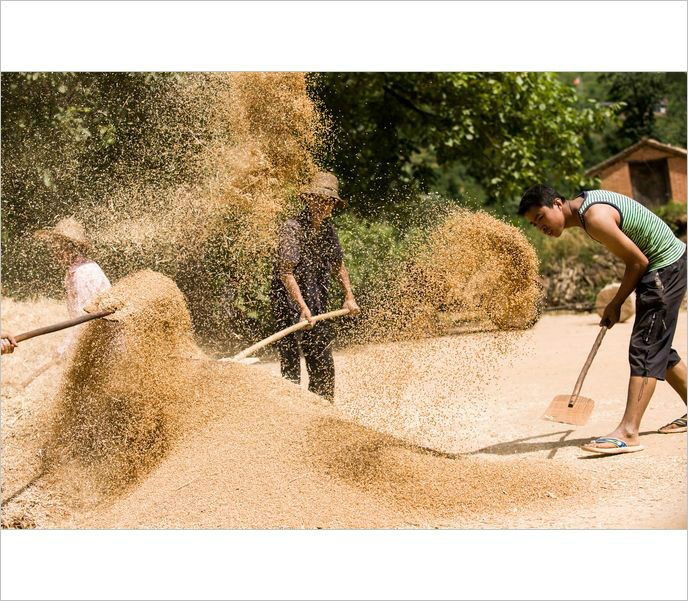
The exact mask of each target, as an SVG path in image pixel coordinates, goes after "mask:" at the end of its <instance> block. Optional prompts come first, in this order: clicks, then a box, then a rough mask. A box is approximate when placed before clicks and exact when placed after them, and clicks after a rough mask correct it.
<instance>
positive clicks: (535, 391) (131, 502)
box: [2, 299, 686, 528]
mask: <svg viewBox="0 0 688 601" xmlns="http://www.w3.org/2000/svg"><path fill="white" fill-rule="evenodd" d="M63 317H64V315H63V309H62V308H61V305H60V304H59V303H57V302H55V301H48V300H41V301H35V302H33V303H17V302H14V301H10V300H8V299H3V324H4V327H6V328H8V329H10V330H13V331H17V332H18V331H24V330H26V329H31V328H32V327H35V326H37V325H39V324H44V323H51V322H53V321H59V320H60V319H62V318H63ZM596 329H597V318H596V317H595V316H593V315H556V316H555V315H549V316H546V317H544V318H543V319H541V320H540V321H539V322H538V323H537V325H536V326H535V327H534V328H533V329H532V330H529V331H526V332H524V333H523V334H520V335H519V336H518V337H517V338H516V339H515V340H514V341H512V342H511V343H510V344H511V345H512V346H511V350H510V352H509V353H507V354H506V355H504V356H503V357H502V358H501V359H500V358H497V355H490V354H487V355H485V356H484V357H481V356H480V355H479V354H478V357H477V358H476V361H479V360H481V359H483V360H486V361H488V364H485V365H478V366H477V367H475V370H476V371H474V372H470V370H466V368H465V365H466V362H465V358H466V356H467V353H468V352H469V351H470V349H475V348H480V347H485V346H489V345H491V344H494V337H495V336H500V334H497V333H495V334H486V333H481V334H463V335H454V336H446V337H442V338H434V339H429V340H423V341H412V342H397V343H387V344H382V345H366V346H362V347H355V348H351V349H347V350H344V351H340V352H337V353H335V361H336V364H337V402H336V405H335V407H334V408H330V407H328V406H326V405H324V404H322V403H320V402H319V401H318V399H317V398H315V397H313V396H312V395H310V394H309V393H307V392H304V391H301V390H299V389H298V388H297V387H295V386H294V385H291V384H289V383H286V382H283V381H281V380H279V379H278V378H277V374H278V373H279V367H278V365H277V364H276V363H274V362H266V361H263V362H261V363H260V364H258V365H256V366H251V367H244V366H233V365H229V366H227V367H226V368H225V367H220V364H218V365H217V369H216V368H215V367H208V368H207V369H208V374H209V377H213V376H216V377H217V378H218V379H219V380H218V381H223V382H224V381H225V380H224V379H225V378H226V381H227V383H228V384H227V385H228V386H231V383H232V382H235V381H238V379H242V382H243V384H242V385H241V386H240V387H239V389H238V390H240V393H241V398H242V403H241V405H240V406H239V405H237V406H234V407H229V408H228V410H227V411H224V410H223V411H222V412H217V413H216V414H213V415H211V416H210V418H209V420H208V421H207V422H206V423H205V424H204V425H203V427H200V428H195V429H191V430H189V431H188V432H186V433H185V435H184V436H183V437H181V439H179V440H178V441H177V442H176V443H175V444H174V445H173V446H172V447H171V448H170V449H169V451H168V452H167V454H166V455H165V456H164V457H163V458H162V459H161V460H160V461H159V463H157V464H156V465H155V466H154V467H153V469H152V470H151V471H150V472H149V473H146V474H145V476H144V477H142V478H141V479H140V480H139V481H137V482H135V483H134V484H132V485H130V486H129V487H127V488H125V489H123V490H121V491H120V492H118V493H117V494H115V495H112V496H110V497H108V498H107V499H105V500H103V501H102V502H99V503H98V504H96V505H93V506H88V505H84V504H81V505H79V504H78V503H70V497H69V495H77V496H79V495H78V494H77V493H78V492H79V491H77V492H75V491H74V487H73V486H71V487H70V489H69V495H68V494H67V492H66V489H63V487H62V481H61V480H60V479H59V478H58V477H56V476H53V477H52V478H51V477H47V478H44V479H42V480H38V481H37V482H36V483H34V484H32V485H29V486H28V487H27V488H26V490H25V491H24V492H22V493H20V494H19V495H17V497H16V498H15V499H13V500H12V501H11V502H10V503H9V504H8V506H7V507H5V508H4V510H3V521H4V523H5V525H6V526H7V525H9V526H13V525H14V526H28V527H31V526H34V527H106V528H136V527H181V528H184V527H194V528H218V527H219V528H300V527H305V528H316V527H319V528H333V527H335V528H379V527H386V528H414V527H420V528H433V527H439V528H685V527H686V435H685V434H683V435H661V434H656V433H654V431H655V430H656V428H657V427H659V426H661V425H663V424H665V423H667V422H668V421H671V420H672V419H674V418H675V417H678V416H679V415H682V414H683V413H684V411H685V409H684V406H683V403H682V402H681V401H680V400H679V399H678V397H677V396H676V395H675V393H674V392H673V391H672V390H671V389H670V388H669V386H668V385H667V384H665V383H660V384H659V385H658V387H657V391H656V393H655V398H654V399H653V401H652V403H651V405H650V407H649V409H648V412H647V414H646V417H645V419H644V422H643V427H642V432H643V434H642V436H641V441H642V444H644V445H645V447H646V450H645V451H643V452H640V453H635V454H631V455H625V456H623V455H622V456H615V457H596V456H591V455H589V454H586V453H584V452H582V451H580V449H579V448H578V447H579V445H580V444H582V443H583V442H586V441H587V440H589V439H590V438H591V437H594V436H598V435H604V434H607V433H608V432H610V431H611V430H612V429H613V428H614V426H615V425H616V422H617V420H618V419H619V417H620V415H621V413H622V411H623V405H624V399H625V388H626V383H627V370H628V368H627V362H626V348H627V344H628V338H629V335H630V329H631V324H630V323H624V324H619V325H617V326H616V327H615V328H613V330H612V331H610V332H609V334H608V335H607V337H606V338H605V341H604V343H603V346H602V348H601V349H600V352H599V354H598V356H597V358H596V360H595V362H594V363H593V366H592V368H591V370H590V372H589V374H588V378H587V380H586V382H585V385H584V387H583V393H584V394H585V395H587V396H590V397H592V398H594V399H595V401H596V408H595V411H594V413H593V417H592V419H591V421H590V423H589V424H588V425H586V426H584V427H579V428H574V427H570V426H566V425H563V424H555V423H551V422H547V421H543V420H542V419H540V415H541V413H542V411H543V410H544V408H545V407H546V405H547V404H548V403H549V401H550V400H551V398H552V397H553V396H554V395H556V394H560V393H567V392H569V391H570V390H571V388H572V386H573V384H574V382H575V379H576V377H577V375H578V371H579V369H580V367H581V365H582V363H583V361H584V359H585V356H586V354H587V352H588V350H589V347H590V345H591V344H592V341H593V340H594V338H595V335H596ZM61 336H62V334H54V335H50V336H46V337H43V338H40V339H35V340H33V341H27V342H25V343H23V344H22V345H20V348H19V349H18V350H17V351H16V352H15V354H14V355H11V356H5V357H3V359H2V368H3V369H2V372H3V373H2V383H3V389H2V396H3V398H2V402H3V404H2V418H3V419H2V429H3V487H2V488H3V490H2V495H3V499H4V498H7V495H8V494H11V493H13V492H15V491H17V490H19V489H20V488H21V487H22V486H23V485H25V484H27V483H29V482H30V481H31V479H32V477H33V475H35V472H36V471H37V469H39V466H40V460H39V458H38V452H39V449H40V448H41V441H40V440H36V437H37V435H36V432H35V431H32V430H31V428H28V429H27V428H22V424H40V423H41V420H42V419H47V417H45V416H47V415H49V413H50V405H51V403H52V402H53V398H54V396H55V393H56V391H57V388H58V386H59V382H60V376H61V369H62V368H61V367H60V366H56V367H54V368H51V369H49V370H48V371H46V372H45V373H44V374H42V375H40V376H39V377H38V378H37V379H36V380H35V381H34V382H32V383H31V384H30V385H29V386H28V387H27V388H25V389H23V390H19V389H18V388H17V386H16V385H17V382H19V381H21V380H23V379H24V378H25V377H26V374H28V373H30V372H31V370H32V369H34V368H35V367H36V366H37V365H39V364H40V363H41V357H42V356H47V354H48V351H49V350H50V349H52V348H54V347H55V346H56V345H57V344H58V342H59V340H60V338H61ZM685 341H686V313H685V312H682V313H681V315H680V319H679V327H678V331H677V333H676V338H675V345H674V346H675V347H676V348H677V349H678V350H679V353H681V354H682V355H683V356H685V351H686V348H685ZM390 357H392V358H393V361H391V360H389V358H390ZM457 357H460V358H462V359H461V361H457V360H456V358H457ZM193 361H194V359H188V363H187V364H186V365H187V368H188V369H193V365H194V363H193ZM457 363H459V364H460V368H458V369H457V368H456V367H455V364H457ZM248 370H251V371H248ZM461 372H463V373H464V378H465V381H460V382H459V383H458V385H457V378H460V377H461V375H460V374H461ZM478 372H484V373H485V374H487V377H484V376H481V375H480V374H479V373H478ZM370 377H374V379H375V382H370V381H368V380H367V378H370ZM247 378H248V380H250V381H251V382H253V383H254V384H255V385H251V386H248V385H246V382H248V380H247ZM450 380H451V381H450ZM376 382H377V383H379V382H387V383H386V384H385V386H384V387H383V389H381V388H380V387H379V386H375V384H376ZM265 391H268V392H269V394H267V395H266V394H264V392H265ZM447 391H449V392H447ZM236 392H237V389H233V390H232V394H236ZM81 493H83V491H81ZM13 520H14V521H13ZM22 520H24V521H23V522H22Z"/></svg>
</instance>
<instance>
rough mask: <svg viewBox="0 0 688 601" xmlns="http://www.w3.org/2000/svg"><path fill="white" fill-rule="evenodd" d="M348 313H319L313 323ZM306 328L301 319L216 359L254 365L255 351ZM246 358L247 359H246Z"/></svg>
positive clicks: (306, 323) (342, 310)
mask: <svg viewBox="0 0 688 601" xmlns="http://www.w3.org/2000/svg"><path fill="white" fill-rule="evenodd" d="M349 313H350V310H349V309H337V311H330V312H329V313H321V314H320V315H314V316H313V321H323V320H325V319H333V318H334V317H342V316H344V315H348V314H349ZM307 326H308V320H306V319H303V320H301V321H300V322H298V323H295V324H294V325H293V326H289V327H288V328H284V329H283V330H280V331H279V332H275V333H274V334H273V335H272V336H268V337H267V338H265V339H264V340H261V341H260V342H256V343H255V344H254V345H252V346H249V347H248V348H247V349H244V350H243V351H241V352H240V353H238V354H236V355H234V356H233V357H223V358H222V359H218V361H222V362H226V361H237V362H241V363H249V362H250V363H255V362H256V361H257V359H254V358H253V357H250V355H252V354H253V353H255V352H256V351H258V350H260V349H262V348H264V347H266V346H268V345H269V344H272V343H273V342H277V341H278V340H280V339H281V338H284V337H285V336H289V334H293V333H294V332H298V331H299V330H303V329H304V328H305V327H307ZM247 358H248V359H247Z"/></svg>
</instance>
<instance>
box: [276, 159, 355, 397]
mask: <svg viewBox="0 0 688 601" xmlns="http://www.w3.org/2000/svg"><path fill="white" fill-rule="evenodd" d="M301 199H302V200H303V201H304V203H305V205H306V206H305V208H304V210H303V211H302V212H301V213H300V214H299V215H297V216H296V217H295V218H293V219H289V220H288V221H286V222H285V223H284V224H283V226H282V227H281V229H280V232H279V241H278V247H277V256H276V258H275V265H274V270H273V276H272V282H271V286H270V301H271V303H272V313H273V317H274V319H275V322H276V323H275V325H276V329H277V330H282V329H284V328H287V327H289V326H291V325H293V324H295V323H298V322H299V321H301V320H303V319H307V320H308V321H309V323H310V326H309V328H308V329H305V330H302V331H301V332H297V333H294V334H290V335H289V336H285V337H284V338H282V340H280V342H279V344H278V350H279V356H280V366H281V371H282V376H283V377H284V378H287V379H288V380H291V381H293V382H296V383H297V384H298V383H300V381H301V356H300V351H303V355H304V358H305V360H306V369H307V371H308V389H309V390H310V391H311V392H314V393H315V394H318V395H320V396H322V397H324V398H326V399H327V400H329V401H333V400H334V358H333V357H332V342H333V336H332V332H331V328H330V326H329V324H328V323H327V322H325V321H321V322H318V323H317V324H316V323H315V322H314V321H313V316H314V315H318V314H320V313H325V312H326V311H327V303H328V296H329V288H330V283H331V280H332V276H336V277H337V278H338V280H339V282H340V284H341V286H342V288H343V290H344V304H343V305H342V308H343V309H349V310H350V311H351V313H350V315H352V316H353V315H357V314H358V313H360V309H359V307H358V304H357V303H356V299H355V298H354V294H353V292H352V290H351V282H350V281H349V272H348V271H347V269H346V266H345V265H344V253H343V252H342V247H341V245H340V243H339V238H338V237H337V232H336V231H335V229H334V226H333V224H332V222H331V221H330V216H331V215H332V211H333V210H334V208H335V207H336V206H340V207H343V206H346V203H345V201H344V200H342V199H341V198H340V196H339V183H338V181H337V178H336V177H335V176H334V175H333V174H332V173H324V172H321V173H318V174H316V175H315V177H314V178H313V180H312V182H311V184H310V185H309V186H308V187H307V188H305V189H304V190H302V192H301Z"/></svg>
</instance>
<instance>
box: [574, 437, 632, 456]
mask: <svg viewBox="0 0 688 601" xmlns="http://www.w3.org/2000/svg"><path fill="white" fill-rule="evenodd" d="M604 442H607V443H610V444H613V445H614V446H613V447H591V446H590V445H592V444H599V443H604ZM644 448H645V447H644V446H642V445H639V444H634V445H629V444H627V443H626V442H624V441H623V440H621V439H620V438H611V437H603V438H596V439H595V440H593V441H592V442H589V443H588V444H587V445H583V446H582V447H581V449H583V450H584V451H588V452H589V453H602V454H603V455H620V454H621V453H635V452H637V451H642V450H643V449H644Z"/></svg>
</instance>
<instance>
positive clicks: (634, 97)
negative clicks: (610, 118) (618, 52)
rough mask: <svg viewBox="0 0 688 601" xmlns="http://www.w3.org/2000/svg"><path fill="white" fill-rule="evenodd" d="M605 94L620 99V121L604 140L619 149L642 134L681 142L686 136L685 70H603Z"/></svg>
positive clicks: (601, 76) (683, 142)
mask: <svg viewBox="0 0 688 601" xmlns="http://www.w3.org/2000/svg"><path fill="white" fill-rule="evenodd" d="M599 77H600V80H601V82H602V83H603V84H606V85H607V86H608V91H607V98H608V99H609V100H610V101H612V102H617V103H619V108H618V109H617V112H618V114H619V115H620V117H621V119H622V121H621V125H620V127H619V129H618V130H617V131H616V132H614V134H613V135H612V136H611V137H610V138H609V139H608V140H607V144H608V147H609V149H610V150H611V151H612V152H618V151H620V150H622V149H624V148H626V147H627V146H630V145H631V144H634V143H635V142H637V141H638V140H640V139H641V138H644V137H650V138H660V140H661V141H663V142H667V143H673V144H679V145H681V146H683V145H684V144H685V137H686V129H685V127H686V125H685V124H686V74H685V73H602V74H601V75H600V76H599Z"/></svg>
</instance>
